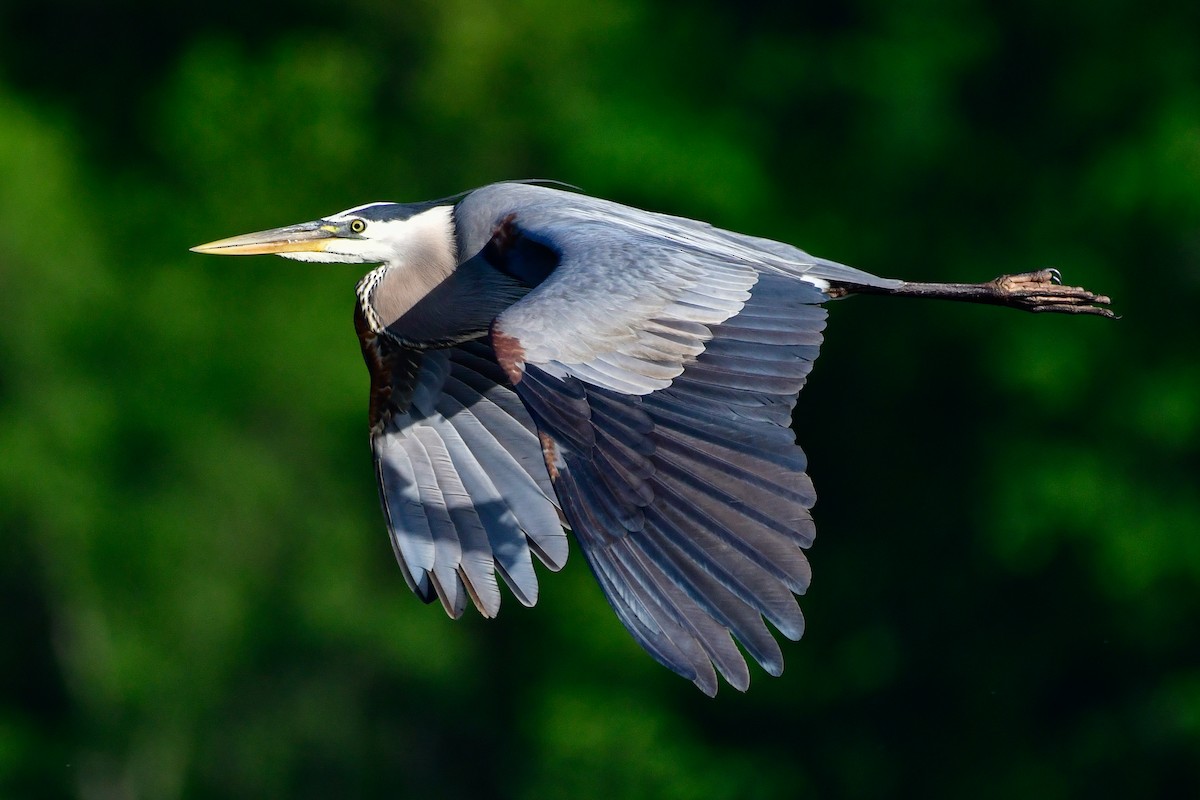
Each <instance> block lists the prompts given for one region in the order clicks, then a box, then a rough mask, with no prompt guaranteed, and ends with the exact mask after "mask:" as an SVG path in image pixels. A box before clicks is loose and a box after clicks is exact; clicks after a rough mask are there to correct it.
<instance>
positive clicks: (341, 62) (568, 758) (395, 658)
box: [0, 0, 1200, 800]
mask: <svg viewBox="0 0 1200 800" xmlns="http://www.w3.org/2000/svg"><path fill="white" fill-rule="evenodd" d="M527 176H539V177H540V176H545V177H554V178H558V179H561V180H564V181H568V182H570V183H574V184H577V185H579V186H581V187H583V188H585V189H586V190H587V191H589V192H590V193H593V194H598V195H602V196H606V197H610V198H614V199H617V200H621V201H623V202H627V203H631V204H636V205H642V206H644V207H649V208H654V209H658V210H665V211H670V212H673V213H679V214H685V215H690V216H696V217H701V218H704V219H708V220H710V221H713V222H715V223H717V224H720V225H723V226H725V227H731V228H735V229H739V230H744V231H747V232H751V233H755V234H760V235H766V236H771V237H774V238H778V239H783V240H786V241H789V242H794V243H796V244H798V245H800V246H802V247H805V248H806V249H808V250H810V251H812V252H815V253H818V254H821V255H825V256H828V257H830V258H834V259H837V260H840V261H844V262H846V263H850V264H854V265H856V266H860V267H862V268H864V269H868V270H870V271H873V272H876V273H878V274H884V275H892V276H899V277H906V278H910V279H914V280H986V279H988V278H991V277H993V276H995V275H997V274H1000V273H1002V272H1014V271H1022V270H1026V269H1032V268H1037V267H1041V266H1045V265H1055V266H1058V267H1060V268H1061V269H1062V271H1063V273H1064V275H1065V276H1066V278H1067V280H1068V281H1070V282H1073V283H1081V284H1084V285H1087V286H1088V287H1089V288H1093V289H1096V290H1100V291H1104V292H1107V293H1110V294H1111V295H1112V296H1113V297H1114V299H1115V304H1116V307H1117V308H1118V309H1119V311H1120V312H1121V313H1123V314H1124V319H1122V320H1121V321H1120V322H1117V323H1107V322H1104V321H1101V320H1096V319H1072V318H1046V317H1032V316H1028V315H1023V314H1018V313H1015V312H1011V311H1005V310H1001V309H990V308H981V307H970V306H966V307H956V306H954V305H946V306H941V305H938V304H933V303H923V302H920V301H900V300H895V301H891V300H886V299H880V298H856V299H852V300H848V301H844V302H839V303H836V304H834V305H833V306H832V308H831V321H830V326H829V330H828V333H827V342H826V346H825V349H824V354H823V356H822V359H821V361H820V362H819V363H818V365H817V369H816V372H815V375H814V379H813V381H812V383H811V385H810V386H809V387H808V388H807V389H806V390H805V393H804V395H803V396H802V397H801V402H800V405H799V408H798V412H797V417H796V428H797V431H798V434H799V437H800V441H801V443H802V444H803V445H804V446H805V449H806V450H807V452H808V454H809V457H810V462H811V465H812V466H811V471H812V474H813V476H814V479H815V481H816V483H817V487H818V489H819V490H820V492H821V496H822V500H821V503H820V504H819V506H818V507H817V515H818V516H817V519H818V524H819V532H820V536H819V537H818V542H817V545H816V547H815V549H814V550H813V551H812V553H811V557H812V561H813V564H814V567H815V572H816V580H815V583H814V585H813V588H812V590H811V591H810V593H809V596H808V597H807V598H805V601H804V608H805V611H806V614H807V617H808V622H809V629H808V633H807V634H806V636H805V639H804V641H802V642H800V643H798V644H790V643H789V644H787V645H786V646H785V654H786V657H787V660H788V667H787V671H786V672H785V674H784V676H783V677H782V678H780V679H778V680H775V679H768V678H766V677H765V676H764V675H762V673H761V672H758V673H756V674H755V678H754V685H753V686H752V688H751V690H750V692H749V693H747V694H746V695H740V694H738V693H737V692H734V691H731V690H729V689H728V687H725V689H724V690H723V691H722V693H721V694H720V695H719V696H718V698H717V699H716V700H715V701H713V700H708V699H707V698H704V697H703V696H701V695H700V694H699V693H698V692H697V691H695V689H694V688H692V687H691V686H690V685H689V684H687V683H686V682H685V681H682V680H680V679H678V678H676V677H675V676H673V675H671V674H669V673H668V672H667V671H665V670H663V669H661V668H659V667H658V666H657V665H655V664H654V663H653V662H652V661H651V660H650V659H649V658H648V657H646V656H645V655H644V654H643V653H642V652H641V651H640V650H638V648H637V647H636V646H635V645H634V644H633V642H632V641H631V640H630V639H629V637H628V636H627V635H626V634H625V633H624V631H623V630H622V629H621V628H620V626H619V624H618V623H617V621H616V619H615V618H614V617H613V615H612V614H611V613H610V612H609V610H608V608H607V605H606V604H605V602H604V600H603V598H602V597H601V595H600V592H599V590H598V588H597V587H596V586H595V584H594V582H593V581H592V580H591V578H590V576H589V574H588V573H587V570H586V568H585V567H584V565H583V563H582V561H581V560H580V559H579V558H577V557H576V558H575V559H574V560H573V561H572V563H570V564H569V565H568V567H567V568H566V569H565V570H564V572H563V573H561V574H558V575H548V574H547V575H544V581H543V595H542V601H541V603H540V604H539V606H538V607H537V608H534V609H523V608H521V607H520V606H519V604H517V603H516V602H514V601H512V599H511V598H508V600H507V601H506V604H505V608H504V611H503V613H502V614H501V615H500V618H499V619H497V620H494V621H491V622H487V623H484V622H483V621H481V620H479V619H478V618H470V619H466V620H464V621H462V622H458V623H451V622H450V621H448V620H447V619H445V618H444V616H443V615H442V614H441V612H440V611H439V610H438V609H437V608H428V607H425V606H422V605H421V604H420V603H419V602H417V601H416V600H415V599H414V598H412V597H411V596H409V595H408V592H407V590H406V589H405V586H404V582H403V580H402V578H401V576H400V573H399V571H398V569H397V568H396V567H395V565H394V564H393V563H392V556H391V553H390V548H389V545H388V543H387V540H386V536H385V534H384V530H383V525H382V520H381V517H380V513H379V510H378V508H377V504H376V498H375V488H374V485H373V478H372V474H371V467H370V463H369V458H368V454H367V447H366V436H365V400H366V376H365V373H364V371H363V368H362V366H361V361H360V359H359V355H358V352H357V343H356V341H355V338H354V335H353V333H352V332H351V326H350V311H351V304H352V297H353V294H352V288H353V285H354V282H355V281H356V280H357V278H358V277H359V271H358V270H355V269H354V268H346V267H320V266H316V265H298V264H293V263H290V262H285V261H282V260H279V259H267V258H262V259H247V260H237V261H233V260H228V261H227V260H222V259H211V258H203V257H200V256H195V255H192V254H190V253H188V252H187V248H188V247H189V246H191V245H193V244H196V243H198V242H202V241H207V240H209V239H213V238H217V237H221V236H226V235H230V234H234V233H239V232H244V231H249V230H255V229H259V228H263V227H269V226H274V225H278V224H284V223H288V222H295V221H300V220H305V219H310V218H313V217H316V216H319V215H321V214H325V213H329V212H333V211H336V210H338V209H341V208H345V207H348V206H351V205H355V204H358V203H361V202H365V201H369V200H376V199H393V200H417V199H424V198H428V197H435V196H443V195H446V194H450V193H452V192H455V191H458V190H460V189H463V188H467V187H471V186H476V185H480V184H483V183H487V182H490V181H493V180H497V179H502V178H509V177H527ZM1198 222H1200V5H1198V4H1196V3H1194V2H1178V3H1174V4H1170V3H1162V4H1146V3H1141V2H1133V1H1132V0H1108V1H1107V2H1098V3H1097V2H1082V1H1081V0H1063V2H1058V3H1043V2H1032V1H1031V0H1017V1H1016V2H1011V3H998V2H986V1H984V0H967V1H966V2H949V1H948V0H917V2H913V3H893V2H886V1H885V0H856V2H851V3H848V4H835V5H830V4H826V3H820V4H817V3H803V4H791V3H786V4H785V3H765V2H756V1H755V0H751V1H750V2H741V3H736V4H726V3H718V2H712V1H711V0H709V2H699V3H696V2H687V3H684V2H678V1H675V2H666V1H663V2H644V1H639V0H600V2H565V1H564V0H558V1H557V2H549V0H513V2H508V3H497V2H483V1H482V0H416V1H415V2H403V3H402V2H391V1H390V0H347V2H342V3H337V4H329V3H318V2H312V1H311V0H308V1H307V2H300V3H294V4H287V5H284V4H275V3H260V4H249V3H231V2H226V0H214V2H209V3H193V4H190V5H185V6H183V7H175V6H173V5H172V4H140V3H135V2H131V1H129V0H126V1H125V2H122V1H121V0H116V1H115V2H112V3H107V4H89V3H80V2H66V1H65V0H57V1H56V0H48V2H41V3H31V2H25V0H6V2H5V3H4V4H3V5H0V612H2V614H3V616H2V619H3V626H4V636H3V642H4V644H3V648H2V649H0V795H2V796H4V797H43V796H44V797H55V796H78V797H84V798H177V797H331V796H390V797H460V796H468V795H473V796H483V797H500V798H514V799H529V800H532V799H534V798H539V799H540V798H560V797H561V798H588V797H606V798H615V797H622V798H623V797H630V798H638V797H655V798H775V797H895V796H924V797H951V798H957V797H997V798H1001V797H1003V798H1008V797H1020V796H1033V797H1070V796H1085V795H1091V796H1096V795H1100V796H1114V795H1117V794H1118V793H1120V794H1124V795H1127V796H1133V797H1147V796H1155V795H1158V796H1165V795H1167V794H1168V793H1173V792H1178V791H1180V790H1181V789H1182V790H1183V792H1184V793H1183V794H1177V795H1175V796H1186V795H1187V794H1191V793H1194V792H1198V791H1200V779H1198V768H1197V766H1196V764H1197V760H1196V756H1197V753H1200V637H1198V635H1197V629H1198V627H1197V618H1198V612H1200V589H1198V587H1200V491H1198V488H1197V484H1198V478H1200V360H1198V359H1197V346H1198V343H1200V336H1197V324H1196V318H1197V317H1196V313H1197V312H1196V309H1197V307H1198V303H1200V224H1198Z"/></svg>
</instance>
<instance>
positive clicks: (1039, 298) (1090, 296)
mask: <svg viewBox="0 0 1200 800" xmlns="http://www.w3.org/2000/svg"><path fill="white" fill-rule="evenodd" d="M988 285H989V286H990V287H991V288H992V289H993V291H995V293H996V296H997V300H998V301H999V302H1000V303H1001V304H1003V305H1007V306H1012V307H1013V308H1020V309H1023V310H1025V311H1029V312H1032V313H1034V314H1041V313H1050V314H1092V315H1094V316H1098V317H1106V318H1108V319H1116V318H1117V315H1116V314H1115V313H1113V311H1112V309H1110V308H1104V306H1107V305H1108V304H1109V303H1111V302H1112V301H1111V300H1110V299H1109V298H1108V297H1106V296H1104V295H1102V294H1096V293H1095V292H1090V291H1088V290H1087V289H1084V288H1083V287H1082V286H1064V285H1063V283H1062V274H1061V273H1060V272H1059V271H1058V270H1056V269H1041V270H1038V271H1037V272H1022V273H1020V274H1017V275H1001V276H1000V277H998V278H996V279H995V280H993V281H990V282H989V284H988Z"/></svg>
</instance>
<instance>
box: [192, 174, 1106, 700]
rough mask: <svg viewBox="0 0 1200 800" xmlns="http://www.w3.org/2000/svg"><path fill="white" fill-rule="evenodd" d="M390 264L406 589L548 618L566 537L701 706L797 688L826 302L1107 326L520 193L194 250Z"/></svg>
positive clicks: (1038, 287) (370, 297)
mask: <svg viewBox="0 0 1200 800" xmlns="http://www.w3.org/2000/svg"><path fill="white" fill-rule="evenodd" d="M193 249H194V250H196V251H198V252H203V253H217V254H227V255H251V254H257V253H275V254H277V255H281V256H283V257H285V258H292V259H296V260H299V261H316V262H326V263H355V264H380V265H381V266H379V267H377V268H375V269H374V270H372V271H371V272H369V273H367V275H366V277H364V278H363V279H362V280H361V281H360V282H359V284H358V287H357V295H358V303H357V305H356V307H355V312H354V324H355V328H356V330H357V332H358V337H359V340H360V342H361V345H362V352H363V358H364V359H365V361H366V364H367V368H368V370H369V371H370V376H371V390H370V415H369V420H370V438H371V449H372V451H373V453H374V459H375V472H376V476H377V478H378V483H379V496H380V499H381V501H382V504H383V511H384V515H385V517H386V520H387V527H388V531H389V533H390V535H391V541H392V545H393V549H394V550H395V553H396V558H397V560H398V561H399V563H400V567H401V569H402V570H403V572H404V577H405V579H406V580H407V582H408V585H409V586H410V587H411V588H412V590H413V591H414V592H416V593H417V595H418V596H420V598H421V599H422V600H424V601H426V602H431V601H432V600H433V599H434V598H435V597H436V598H437V599H439V600H440V601H441V603H442V605H443V606H444V607H445V609H446V612H447V613H448V614H449V615H450V616H451V617H458V616H459V615H461V614H462V612H463V610H464V609H465V608H466V606H467V603H468V602H471V603H473V604H474V605H475V607H476V608H477V609H478V610H479V612H480V613H481V614H482V615H483V616H485V617H491V616H494V615H495V614H496V613H497V611H498V610H499V608H500V590H499V586H498V583H497V579H496V575H497V573H498V574H499V575H500V577H501V578H502V579H503V580H504V582H505V583H506V584H507V585H508V587H509V588H510V589H511V590H512V593H513V594H514V595H515V596H516V597H517V599H518V600H520V601H521V602H522V603H524V604H525V605H533V604H534V603H535V602H536V601H537V592H538V585H537V576H536V575H535V573H534V569H533V563H532V558H531V554H532V555H535V556H537V558H538V560H540V561H541V562H542V563H543V564H545V565H546V566H547V567H549V568H550V569H551V570H558V569H559V568H561V567H562V566H563V564H564V562H565V561H566V558H567V539H566V534H565V532H564V526H567V527H569V528H570V529H571V530H572V531H573V532H574V534H575V538H576V540H577V541H578V542H579V546H580V549H581V550H582V552H583V555H584V558H585V559H586V560H587V562H588V565H589V566H590V567H591V569H592V572H593V573H594V574H595V576H596V579H597V580H598V581H599V582H600V586H601V587H602V588H603V591H604V594H605V596H606V597H607V598H608V601H609V603H611V604H612V607H613V609H614V610H615V611H616V613H617V616H618V617H620V619H621V622H623V623H624V624H625V627H626V628H628V629H629V632H630V633H632V634H633V636H634V638H635V639H636V640H637V641H638V642H639V643H640V644H641V645H642V647H644V648H645V649H646V650H647V651H649V652H650V654H651V655H652V656H653V657H654V658H656V659H657V660H658V661H659V662H661V663H662V664H664V665H665V666H667V667H668V668H670V669H672V670H674V671H675V672H677V673H679V674H680V675H683V676H685V677H687V678H689V679H690V680H692V681H694V682H695V684H696V685H697V686H698V687H700V689H701V690H702V691H704V692H705V693H707V694H710V695H712V694H715V692H716V690H717V679H716V674H715V672H714V669H713V668H714V665H715V667H716V670H718V671H720V673H721V674H722V675H723V676H724V677H725V679H726V680H727V681H728V682H729V683H730V684H731V685H732V686H734V687H736V688H738V689H742V690H744V689H745V688H746V687H747V686H748V685H749V681H750V675H749V670H748V669H747V666H746V662H745V660H744V659H743V658H742V656H741V654H740V653H739V651H738V648H737V646H736V645H735V644H734V638H736V639H737V640H738V641H740V642H741V644H742V645H743V647H745V649H746V651H747V652H748V653H749V654H750V655H751V656H752V657H753V658H754V659H755V660H756V661H757V662H758V663H759V664H761V665H762V667H763V669H764V670H766V671H767V672H768V673H770V674H771V675H779V674H780V673H781V672H782V670H783V657H782V654H781V652H780V649H779V645H778V643H777V642H776V641H775V639H774V637H773V636H772V635H771V633H770V632H769V631H768V629H767V626H766V625H765V624H764V621H763V619H764V618H765V619H766V620H768V621H770V622H771V624H772V625H774V626H775V627H776V628H777V629H778V630H779V632H780V633H782V634H783V635H784V636H786V637H788V638H789V639H793V640H795V639H798V638H800V635H801V633H802V631H803V628H804V617H803V616H802V614H801V612H800V608H799V606H798V605H797V603H796V598H795V595H796V594H803V593H804V591H805V589H806V588H807V587H808V583H809V577H810V570H809V564H808V561H807V559H806V558H805V555H804V553H803V548H807V547H808V546H809V545H810V544H812V541H813V535H814V528H813V522H812V517H811V515H810V509H811V508H812V506H813V504H814V502H815V501H816V494H815V493H814V491H813V487H812V483H811V481H810V480H809V477H808V475H807V474H806V473H805V468H806V460H805V457H804V453H803V452H802V451H801V450H800V448H799V447H798V446H797V445H796V443H795V436H794V434H793V433H792V431H791V429H790V427H789V426H790V423H791V414H792V409H793V407H794V405H795V403H796V397H797V394H798V393H799V391H800V389H801V387H802V386H803V385H804V382H805V379H806V377H807V376H808V373H809V370H810V369H811V368H812V365H813V361H815V360H816V358H817V353H818V348H819V347H820V344H821V331H822V330H823V328H824V326H825V317H826V311H825V309H824V307H823V305H822V304H823V303H825V301H827V300H829V299H831V298H836V297H842V296H845V295H848V294H864V293H866V294H888V295H899V296H918V297H938V298H947V299H954V300H967V301H972V302H980V303H993V304H998V305H1006V306H1012V307H1015V308H1020V309H1024V310H1026V311H1035V312H1060V313H1071V314H1094V315H1099V316H1105V317H1111V316H1113V314H1112V312H1111V311H1109V310H1108V309H1107V308H1105V307H1104V306H1106V305H1107V304H1108V302H1109V300H1108V298H1107V297H1103V296H1100V295H1096V294H1093V293H1091V292H1089V291H1086V290H1084V289H1081V288H1074V287H1068V286H1063V285H1061V284H1060V281H1059V276H1058V273H1057V272H1055V271H1054V270H1042V271H1040V272H1033V273H1027V274H1020V275H1007V276H1002V277H1000V278H997V279H996V280H994V281H991V282H988V283H983V284H927V283H910V282H906V281H899V280H893V279H889V278H878V277H876V276H874V275H870V274H868V273H866V272H862V271H860V270H857V269H854V268H852V267H847V266H844V265H842V264H838V263H835V262H833V261H826V260H825V259H822V258H817V257H815V256H810V255H809V254H807V253H805V252H803V251H801V250H798V249H796V248H795V247H792V246H790V245H787V244H782V243H780V242H775V241H770V240H767V239H760V238H755V237H752V236H745V235H742V234H738V233H733V232H730V231H726V230H721V229H719V228H714V227H712V226H710V225H707V224H704V223H701V222H696V221H694V220H690V219H683V218H680V217H672V216H666V215H663V214H655V213H650V212H647V211H640V210H637V209H634V208H630V207H628V206H624V205H619V204H617V203H613V202H608V201H605V200H599V199H595V198H592V197H588V196H585V195H581V194H576V193H572V192H567V191H563V190H560V189H555V188H550V187H548V186H544V185H532V184H529V183H500V184H494V185H490V186H485V187H483V188H480V189H476V190H474V191H471V192H467V193H465V194H462V195H458V196H455V197H453V198H449V199H445V200H437V201H431V202H423V203H414V204H401V203H370V204H367V205H363V206H358V207H356V208H352V209H349V210H348V211H343V212H341V213H338V214H333V215H332V216H329V217H325V218H322V219H318V220H316V221H313V222H306V223H303V224H300V225H292V226H289V227H285V228H277V229H274V230H269V231H262V232H260V233H251V234H247V235H244V236H235V237H233V238H230V239H222V240H220V241H216V242H211V243H209V244H205V245H201V246H199V247H196V248H193Z"/></svg>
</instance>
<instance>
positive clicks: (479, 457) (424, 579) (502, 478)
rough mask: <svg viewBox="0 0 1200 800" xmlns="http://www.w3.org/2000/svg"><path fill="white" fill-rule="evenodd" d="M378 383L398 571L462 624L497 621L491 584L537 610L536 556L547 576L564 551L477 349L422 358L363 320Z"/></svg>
mask: <svg viewBox="0 0 1200 800" xmlns="http://www.w3.org/2000/svg"><path fill="white" fill-rule="evenodd" d="M355 323H356V328H357V329H358V333H359V338H360V342H361V344H362V349H363V357H364V360H365V361H366V362H367V367H368V369H369V370H370V373H371V404H370V422H371V448H372V451H373V453H374V458H375V473H376V477H377V478H378V483H379V498H380V501H381V502H382V504H383V509H384V515H385V517H386V519H387V525H388V532H389V534H390V537H391V541H392V547H393V549H394V550H395V553H396V559H397V560H398V561H399V563H400V567H401V569H402V570H403V572H404V577H405V579H406V580H407V582H408V585H409V587H410V588H411V589H412V590H413V591H414V592H416V593H417V595H418V596H419V597H421V599H422V600H424V601H425V602H431V601H432V600H433V598H434V597H437V598H438V599H439V600H440V601H441V603H442V605H443V606H444V607H445V609H446V612H447V613H448V614H450V616H452V617H458V616H459V615H461V614H462V612H463V610H464V609H465V608H466V605H467V601H468V600H470V601H471V602H472V603H474V605H475V607H476V608H477V609H478V610H479V612H480V613H481V614H483V615H484V616H485V617H492V616H495V615H496V613H497V612H498V611H499V609H500V590H499V586H498V584H497V581H496V574H497V573H499V575H500V576H501V577H502V578H503V579H504V581H505V583H507V584H508V586H509V588H510V589H511V590H512V592H513V594H514V595H515V596H516V597H517V599H518V600H520V601H521V602H522V603H524V604H525V605H533V604H534V603H535V602H536V601H537V593H538V585H537V576H536V574H535V573H534V569H533V562H532V559H531V553H532V554H534V555H536V556H537V557H538V559H539V560H540V561H541V562H542V563H543V564H545V565H546V566H548V567H549V568H550V569H552V570H558V569H560V568H561V567H562V565H563V564H564V563H566V558H567V540H566V535H565V533H564V531H563V528H562V523H561V521H560V518H559V514H558V510H557V507H556V506H557V504H556V502H555V501H554V492H553V489H552V488H551V486H550V483H549V480H548V477H547V475H546V468H545V464H544V462H543V460H542V456H541V450H540V444H539V441H538V436H537V432H536V430H535V428H534V425H533V422H532V420H531V419H530V416H529V414H528V412H527V411H526V410H525V408H524V407H523V406H522V404H521V402H520V400H518V399H517V397H516V395H515V394H514V393H513V391H512V389H511V388H509V387H508V386H506V385H505V384H507V379H506V378H505V376H504V373H503V372H502V370H501V369H500V367H499V366H498V365H497V363H496V359H495V355H494V354H493V353H492V350H491V347H490V346H489V345H488V344H487V343H486V342H482V341H475V342H467V343H464V344H461V345H459V346H457V347H452V348H448V349H440V350H415V349H410V348H406V347H402V346H400V345H398V344H396V343H395V342H393V341H391V340H389V339H386V338H383V337H377V336H375V335H374V334H373V333H372V332H371V331H370V330H369V328H368V327H367V325H366V323H365V321H364V320H363V319H362V313H361V311H357V312H356V317H355Z"/></svg>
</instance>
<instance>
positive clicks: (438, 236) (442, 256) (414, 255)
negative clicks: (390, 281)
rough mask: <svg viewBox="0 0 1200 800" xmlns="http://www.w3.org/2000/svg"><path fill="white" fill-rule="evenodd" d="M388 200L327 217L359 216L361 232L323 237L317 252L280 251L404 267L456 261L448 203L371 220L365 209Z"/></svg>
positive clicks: (320, 259) (342, 219)
mask: <svg viewBox="0 0 1200 800" xmlns="http://www.w3.org/2000/svg"><path fill="white" fill-rule="evenodd" d="M380 205H392V204H391V203H367V204H366V205H361V206H355V207H354V208H351V209H347V210H346V211H341V212H338V213H337V214H333V215H332V216H329V217H326V219H327V220H329V222H331V223H349V222H352V221H353V220H356V219H357V220H362V221H363V223H365V226H366V227H364V228H363V229H362V231H361V233H359V234H357V235H356V236H352V237H344V238H343V237H335V238H332V239H327V240H325V247H324V250H322V251H320V252H296V253H280V254H279V255H281V256H283V257H284V258H291V259H294V260H296V261H309V262H317V263H326V264H330V263H340V264H388V265H390V266H394V267H403V266H405V265H407V264H412V263H415V262H425V263H427V262H430V261H434V262H441V263H444V262H447V261H448V262H449V263H450V267H451V268H453V265H454V263H455V241H454V219H453V216H452V215H451V208H450V206H435V207H433V208H431V209H428V210H427V211H422V212H421V213H419V214H414V215H413V216H411V217H409V218H408V219H403V220H372V219H367V218H365V217H363V216H361V212H362V211H363V210H364V209H367V208H372V207H374V206H380Z"/></svg>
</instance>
